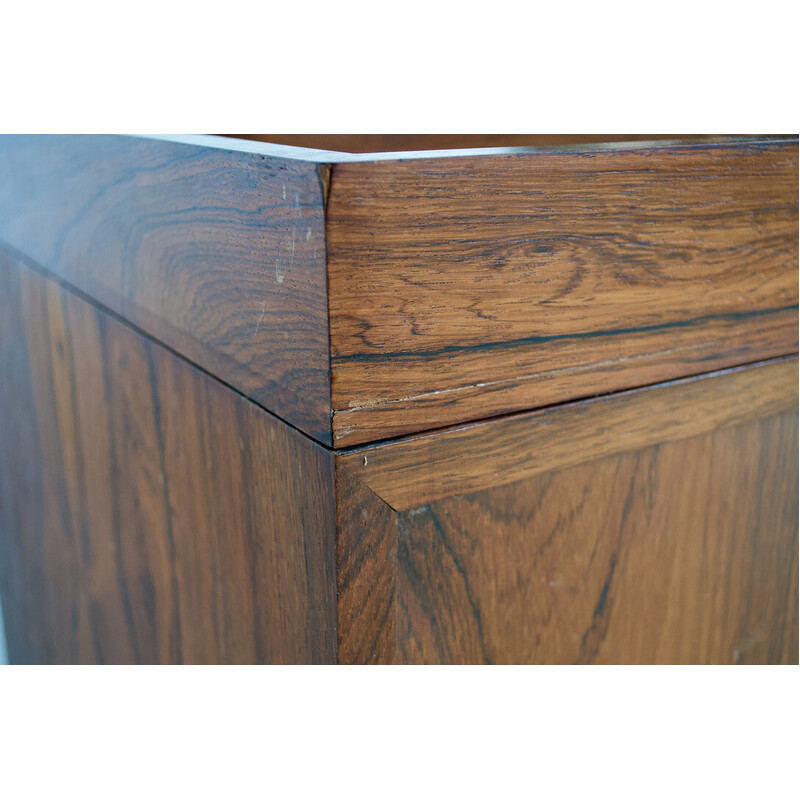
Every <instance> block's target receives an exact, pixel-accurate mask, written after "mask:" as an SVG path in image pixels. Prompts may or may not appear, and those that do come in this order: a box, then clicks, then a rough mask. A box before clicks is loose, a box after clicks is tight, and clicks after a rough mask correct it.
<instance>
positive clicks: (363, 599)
mask: <svg viewBox="0 0 800 800" xmlns="http://www.w3.org/2000/svg"><path fill="white" fill-rule="evenodd" d="M715 380H722V379H720V378H718V379H715ZM709 382H710V381H709ZM709 382H705V385H706V386H707V385H708V383H709ZM772 388H773V387H771V386H765V387H764V391H765V392H770V391H771V390H772ZM712 394H714V393H712ZM776 407H777V406H776ZM774 410H775V409H774V408H771V407H770V406H769V405H765V407H764V416H753V417H750V418H749V419H741V420H739V421H738V422H737V423H736V424H732V425H729V426H725V427H720V428H715V429H713V430H708V431H705V432H703V433H701V434H699V435H695V436H690V437H689V438H684V439H680V440H677V441H664V442H657V443H651V444H648V445H646V446H642V447H639V448H637V449H631V450H628V451H626V452H621V453H619V452H614V453H611V454H606V455H603V456H600V457H598V456H597V454H596V453H586V454H585V458H584V459H576V462H577V463H575V462H573V466H569V467H567V468H562V467H563V464H554V465H553V469H551V470H547V471H539V472H538V473H536V474H533V475H532V476H530V477H527V478H525V479H523V480H517V481H516V482H514V483H510V484H504V485H500V486H494V487H492V488H484V489H481V490H479V491H473V492H469V493H466V494H461V495H459V496H455V497H449V498H446V499H441V500H437V501H435V502H430V503H427V504H425V505H422V506H419V507H417V508H413V509H410V510H407V511H404V512H401V513H397V512H393V511H390V510H389V508H388V506H385V505H384V506H381V505H380V501H379V500H378V499H377V497H376V496H375V495H371V494H370V492H369V490H368V489H367V488H366V486H365V484H363V483H362V482H361V481H360V480H358V479H357V478H355V477H353V474H352V473H351V472H350V471H349V470H346V469H343V468H342V464H341V461H342V458H341V457H339V458H338V459H337V460H338V462H339V463H338V464H337V486H338V487H339V489H338V491H339V496H340V502H343V503H344V504H346V505H348V506H349V508H350V509H351V510H348V512H347V513H340V515H339V534H338V536H339V546H338V548H337V559H338V563H339V564H340V567H339V569H340V577H339V581H338V584H339V593H340V595H339V614H340V643H339V654H340V659H341V661H342V663H471V664H484V663H510V664H526V663H555V664H563V663H611V664H620V663H692V664H694V663H797V661H798V550H797V519H798V503H797V481H798V468H797V463H798V453H797V436H798V428H797V407H796V406H795V407H794V408H792V409H790V410H786V411H780V412H777V413H773V412H774ZM690 411H691V408H689V409H688V412H690ZM637 413H639V411H638V410H636V411H634V410H632V411H631V414H632V415H633V414H637ZM549 435H550V437H551V438H552V439H559V438H561V437H564V436H567V437H568V435H569V431H565V430H562V428H561V426H560V425H558V424H556V423H554V424H553V425H552V426H551V427H550V430H549ZM576 446H577V447H579V446H580V443H577V444H576ZM472 455H473V454H472V453H471V452H470V450H469V445H468V444H466V443H462V446H461V447H460V449H459V450H458V452H457V453H456V452H454V453H453V454H452V457H453V459H454V460H456V459H457V458H459V457H463V458H466V459H469V458H470V457H471V456H472ZM359 508H362V509H364V510H363V513H361V514H358V513H357V510H358V509H359ZM342 565H345V566H344V568H343V567H342ZM343 617H344V618H345V619H346V621H347V624H346V625H344V626H342V623H341V620H342V618H343Z"/></svg>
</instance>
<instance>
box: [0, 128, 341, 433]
mask: <svg viewBox="0 0 800 800" xmlns="http://www.w3.org/2000/svg"><path fill="white" fill-rule="evenodd" d="M0 240H3V241H4V242H5V243H6V244H8V245H10V246H11V247H13V248H14V249H16V250H17V251H19V252H20V253H23V254H24V255H25V256H27V257H28V258H30V259H31V260H32V261H34V262H36V263H37V264H38V265H40V266H41V267H43V268H45V269H46V270H48V271H49V272H52V273H54V274H56V275H58V276H59V277H60V278H62V279H63V280H65V281H67V282H68V283H69V284H71V285H72V286H74V287H77V288H78V289H80V290H81V291H82V292H85V293H86V294H88V295H90V296H91V297H92V298H94V299H96V300H97V301H99V302H100V303H102V304H104V305H105V306H107V307H108V308H110V309H112V310H113V311H114V312H116V313H117V314H120V315H121V316H122V317H124V318H125V319H127V320H129V321H131V322H132V323H134V324H135V325H137V326H138V327H140V328H142V329H144V330H145V331H147V332H148V333H149V334H150V335H151V336H152V337H154V338H155V339H157V340H159V341H161V342H163V343H164V344H166V345H168V346H169V347H170V348H172V349H174V350H176V351H177V352H179V353H180V354H181V355H182V356H185V357H186V358H188V359H189V360H190V361H192V362H194V363H196V364H198V365H199V366H201V367H203V368H204V369H205V370H207V371H209V372H211V373H212V374H214V375H216V376H217V377H219V378H220V379H221V380H222V381H224V382H225V383H228V384H229V385H231V386H233V387H234V388H235V389H237V390H239V391H240V392H242V393H243V394H246V395H247V396H248V397H250V398H252V399H253V400H255V401H256V402H257V403H259V404H260V405H262V406H263V407H264V408H267V409H269V410H270V411H272V412H274V413H275V414H277V415H278V416H280V417H281V418H282V419H285V420H287V421H288V422H290V423H291V424H292V425H294V426H296V427H298V428H300V429H301V430H303V431H305V432H306V433H308V434H310V435H311V436H313V437H315V438H316V439H318V440H319V441H322V442H324V443H326V444H330V441H331V433H330V427H331V426H330V368H329V366H330V365H329V354H328V303H327V288H326V280H327V279H326V267H325V258H326V256H325V200H324V189H323V182H322V180H321V178H320V173H319V172H318V170H317V166H316V165H314V164H309V163H305V162H302V161H289V160H286V159H282V158H272V157H266V156H262V155H259V154H256V153H244V152H230V151H226V150H221V149H215V148H206V147H200V146H196V145H190V144H183V143H180V142H173V141H157V140H154V139H144V138H136V137H128V136H3V137H0Z"/></svg>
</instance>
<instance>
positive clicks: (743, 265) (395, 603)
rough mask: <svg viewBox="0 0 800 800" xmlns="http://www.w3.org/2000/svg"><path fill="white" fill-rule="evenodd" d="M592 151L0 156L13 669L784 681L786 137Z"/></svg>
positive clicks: (311, 141) (793, 160)
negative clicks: (366, 670)
mask: <svg viewBox="0 0 800 800" xmlns="http://www.w3.org/2000/svg"><path fill="white" fill-rule="evenodd" d="M600 138H601V137H563V138H561V139H559V138H558V137H546V138H545V139H542V138H537V137H524V136H515V137H508V138H507V139H505V140H503V139H502V138H500V139H498V138H497V137H486V138H485V139H482V140H472V141H470V140H469V137H467V140H466V141H465V144H466V145H474V146H475V147H476V148H477V149H472V150H458V151H456V150H447V149H441V150H436V149H434V150H431V149H430V148H431V147H434V148H435V147H437V146H440V147H442V148H449V147H453V146H456V145H457V144H458V143H457V141H456V139H455V137H446V139H445V140H442V141H439V142H437V141H435V139H434V141H430V137H419V138H418V139H410V138H409V137H401V138H399V139H398V140H397V141H395V142H394V143H393V142H392V140H391V137H380V138H379V140H378V141H373V142H370V141H368V140H367V139H365V137H352V138H351V139H348V138H347V137H342V136H337V137H327V138H326V137H320V138H319V139H315V138H314V137H311V136H303V137H296V138H293V137H285V136H282V137H274V143H269V142H263V141H258V140H257V139H258V137H247V138H245V137H244V136H242V137H216V136H196V137H193V136H187V137H126V136H21V137H17V136H2V137H0V597H1V598H2V607H3V613H4V619H5V628H6V635H7V639H8V652H9V657H10V660H11V661H12V662H18V663H40V662H44V663H98V662H99V663H487V664H497V663H525V664H527V663H532V664H538V663H558V664H562V663H797V661H798V430H797V425H798V416H797V401H798V369H797V350H798V347H797V344H798V338H797V325H798V141H797V138H796V137H795V138H786V137H768V136H766V137H760V138H752V137H751V138H737V137H697V138H685V139H684V138H681V139H678V140H674V139H670V138H667V137H662V136H660V137H655V138H654V140H652V141H641V138H642V137H625V136H620V137H611V139H616V138H619V139H620V141H616V142H614V141H608V140H605V141H602V140H601V141H597V140H598V139H600ZM587 139H589V140H592V139H594V140H595V141H587ZM297 143H299V144H303V145H305V147H297V146H294V145H295V144H297ZM484 145H486V146H484ZM498 145H499V146H498ZM375 146H378V147H380V148H382V149H385V150H387V151H388V152H380V153H378V152H362V151H368V150H369V148H370V147H375ZM330 147H335V148H337V149H335V150H331V149H326V148H330ZM312 148H316V149H312ZM420 148H422V149H420ZM399 149H409V150H412V151H414V152H410V153H408V152H396V151H397V150H399Z"/></svg>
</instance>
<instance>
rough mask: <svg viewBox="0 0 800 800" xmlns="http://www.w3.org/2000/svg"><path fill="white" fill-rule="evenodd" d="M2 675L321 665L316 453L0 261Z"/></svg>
mask: <svg viewBox="0 0 800 800" xmlns="http://www.w3.org/2000/svg"><path fill="white" fill-rule="evenodd" d="M0 375H1V376H2V379H0V408H2V414H0V590H2V600H3V612H4V617H5V626H6V633H7V638H8V646H9V656H10V659H11V661H12V662H16V663H38V662H45V663H73V662H82V663H87V662H88V663H93V662H100V663H228V662H244V663H319V662H332V661H335V660H336V636H335V624H336V612H335V586H334V580H335V577H334V525H335V518H334V496H333V490H334V474H333V465H332V462H331V456H330V454H329V453H328V451H326V450H325V449H323V448H321V447H320V446H318V445H316V444H314V443H313V442H312V441H311V440H309V439H307V438H306V437H304V436H303V435H301V434H300V433H298V432H297V431H295V430H292V429H291V428H289V426H287V425H285V424H284V423H282V422H280V421H278V420H276V419H275V418H273V417H272V416H270V415H269V414H267V413H266V412H265V411H263V410H262V409H260V408H258V407H257V406H256V405H254V404H253V403H251V402H250V401H248V400H247V399H245V398H243V397H242V396H240V395H237V394H236V393H234V392H233V391H231V390H230V389H228V388H227V387H225V386H223V385H222V384H221V383H219V382H218V381H216V380H214V379H212V378H210V377H208V376H206V375H205V374H203V373H202V372H200V371H199V370H197V369H196V368H194V367H192V366H191V365H190V364H188V363H186V362H185V361H183V360H182V359H180V358H178V357H177V356H175V355H174V354H172V353H170V352H168V351H166V350H165V349H164V348H162V347H160V346H159V345H157V344H155V343H153V342H152V341H151V340H149V339H147V338H144V337H142V336H140V335H139V334H138V333H136V332H135V331H133V330H131V329H130V328H128V327H126V326H125V325H123V324H121V323H119V322H117V321H116V320H114V319H112V318H110V317H108V316H107V315H106V314H104V313H102V312H100V311H98V310H97V309H96V308H95V307H93V306H91V305H89V304H87V303H86V302H85V301H83V300H82V299H79V298H77V297H76V296H74V295H73V294H71V293H69V292H65V291H64V290H63V289H61V288H59V287H58V286H57V285H56V284H55V283H54V282H52V281H48V280H45V279H43V278H42V277H41V276H39V275H38V274H36V273H35V272H33V271H31V270H29V269H27V268H24V267H22V268H20V266H19V265H18V264H14V263H12V262H11V261H10V260H9V259H8V258H6V257H4V256H0Z"/></svg>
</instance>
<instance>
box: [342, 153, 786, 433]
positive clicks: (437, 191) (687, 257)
mask: <svg viewBox="0 0 800 800" xmlns="http://www.w3.org/2000/svg"><path fill="white" fill-rule="evenodd" d="M797 176H798V166H797V143H796V141H790V142H784V143H780V142H761V143H741V142H740V143H729V144H714V145H695V146H685V147H673V146H665V147H652V148H649V149H648V148H644V149H630V148H620V149H616V150H614V149H612V150H599V151H586V152H583V153H575V152H570V153H564V152H557V153H547V152H543V153H535V154H531V153H524V154H518V155H496V156H491V155H485V156H476V157H469V156H465V157H463V158H458V159H452V158H450V159H448V158H442V159H436V158H431V159H427V160H422V161H385V162H375V163H369V162H367V163H343V164H336V165H335V166H334V169H333V173H332V177H331V183H330V191H329V196H328V210H327V215H328V272H329V294H330V301H329V305H330V326H331V358H332V362H331V364H332V372H331V377H332V404H333V436H334V444H335V445H337V446H344V445H353V444H358V443H361V442H366V441H374V440H378V439H385V438H389V437H393V436H398V435H402V434H406V433H410V432H414V431H420V430H425V429H431V428H436V427H441V426H445V425H451V424H454V423H458V422H462V421H466V420H470V419H482V418H485V417H489V416H493V415H499V414H504V413H509V412H514V411H519V410H523V409H527V408H535V407H540V406H546V405H550V404H553V403H559V402H564V401H565V400H570V399H576V398H580V397H585V396H589V395H592V394H598V393H605V392H611V391H618V390H620V389H626V388H632V387H635V386H641V385H647V384H651V383H656V382H660V381H664V380H669V379H673V378H678V377H683V376H686V375H691V374H699V373H703V372H710V371H712V370H714V369H718V368H722V367H728V366H733V365H736V364H743V363H748V362H752V361H757V360H760V359H764V358H770V357H773V356H779V355H785V354H788V353H794V352H796V351H797V319H798V318H797V302H798V294H797V241H798V227H797V208H798V207H797V194H798V184H797Z"/></svg>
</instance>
